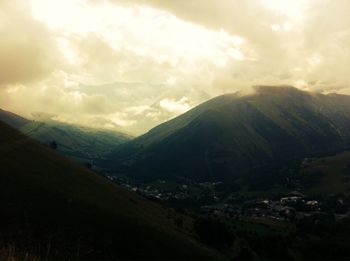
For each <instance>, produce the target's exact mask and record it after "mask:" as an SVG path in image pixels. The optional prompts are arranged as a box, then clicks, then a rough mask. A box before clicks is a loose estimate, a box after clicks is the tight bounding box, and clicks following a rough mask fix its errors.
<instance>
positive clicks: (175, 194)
mask: <svg viewBox="0 0 350 261" xmlns="http://www.w3.org/2000/svg"><path fill="white" fill-rule="evenodd" d="M107 177H108V178H109V179H111V180H112V181H114V182H116V183H118V184H119V185H122V186H123V187H125V188H127V189H128V190H130V191H133V192H136V193H138V194H139V195H142V196H144V197H146V198H149V199H155V200H160V201H178V202H179V201H180V202H181V201H191V202H197V203H198V202H203V204H205V205H202V204H200V206H201V207H200V210H201V212H202V213H205V214H213V215H216V216H225V217H230V218H246V217H252V218H259V217H262V218H270V219H276V220H300V219H302V218H305V217H309V216H311V215H313V214H317V213H322V208H321V207H322V204H323V202H322V201H320V200H319V199H318V200H317V199H314V198H310V197H308V196H306V195H304V194H302V193H300V192H297V191H293V192H291V193H289V194H288V195H285V196H281V197H277V198H242V197H237V196H229V197H228V198H226V199H224V200H222V199H221V200H220V199H219V198H218V196H217V194H216V192H215V191H216V189H215V188H216V187H217V186H218V185H220V182H204V183H193V182H191V183H188V182H187V183H186V184H184V183H185V182H184V183H183V184H181V183H180V184H178V185H177V186H176V188H174V189H162V186H161V185H162V184H166V182H165V181H163V180H158V181H157V182H156V183H155V184H136V183H132V182H130V180H127V179H123V178H121V177H116V176H112V175H108V176H107ZM193 188H195V190H196V192H195V193H194V192H193ZM340 203H342V202H341V200H340ZM334 216H335V219H336V220H339V219H342V218H345V217H350V211H349V212H347V213H341V214H339V213H335V215H334Z"/></svg>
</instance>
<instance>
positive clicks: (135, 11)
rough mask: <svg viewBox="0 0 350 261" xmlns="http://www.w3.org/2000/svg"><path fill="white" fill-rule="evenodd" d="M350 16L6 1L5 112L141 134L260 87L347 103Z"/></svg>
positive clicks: (192, 4)
mask: <svg viewBox="0 0 350 261" xmlns="http://www.w3.org/2000/svg"><path fill="white" fill-rule="evenodd" d="M349 12H350V3H349V1H347V0H337V1H333V0H283V1H280V0H247V1H238V0H237V1H230V0H217V1H212V0H200V1H198V0H176V1H173V0H105V1H97V0H60V1H47V0H29V1H28V2H27V3H24V2H23V1H20V0H14V1H10V0H5V1H1V3H0V86H1V89H0V106H2V107H5V108H7V109H9V110H12V111H14V112H17V113H22V114H24V115H27V116H31V113H32V112H37V111H45V112H46V113H49V114H53V115H55V116H54V118H55V119H59V120H62V121H67V122H74V123H79V124H84V125H89V126H95V127H103V128H118V129H122V130H127V131H128V132H131V133H135V134H140V133H142V132H145V131H147V130H148V129H149V128H151V127H154V126H155V125H157V124H159V123H161V122H164V121H166V120H168V119H170V118H173V117H175V116H177V115H178V114H180V113H183V112H185V111H186V110H188V109H190V108H192V107H194V106H196V105H198V104H199V103H201V102H203V101H205V100H207V99H210V98H212V97H214V96H217V95H220V94H223V93H228V92H235V91H238V90H239V91H243V92H244V91H246V90H249V88H251V86H254V85H286V84H287V85H295V86H297V87H299V88H302V89H308V90H316V91H320V92H330V91H335V92H338V93H350V87H349V84H350V79H349V77H348V63H349V61H350V20H349V18H348V13H349ZM325 17H326V18H327V19H325Z"/></svg>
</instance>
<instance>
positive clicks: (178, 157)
mask: <svg viewBox="0 0 350 261" xmlns="http://www.w3.org/2000/svg"><path fill="white" fill-rule="evenodd" d="M349 146H350V96H345V95H336V94H329V95H323V94H317V93H309V92H304V91H301V90H298V89H296V88H293V87H268V86H265V87H259V88H257V90H256V93H254V94H252V95H247V96H243V97H241V96H239V95H236V94H227V95H223V96H219V97H217V98H214V99H212V100H209V101H207V102H205V103H203V104H201V105H199V106H197V107H196V108H194V109H192V110H190V111H188V112H187V113H185V114H183V115H181V116H179V117H177V118H175V119H173V120H170V121H168V122H166V123H164V124H161V125H159V126H158V127H155V128H154V129H152V130H150V131H149V132H148V133H146V134H144V135H142V136H140V137H138V138H136V139H134V140H132V141H130V142H127V143H125V144H123V145H122V146H120V147H118V148H117V149H116V151H114V152H113V153H112V154H111V155H110V156H109V161H106V162H105V163H106V164H107V165H108V163H109V167H110V168H111V169H113V171H114V172H116V173H123V174H127V175H130V176H132V177H136V178H138V179H141V180H153V179H159V178H161V179H173V178H176V177H185V178H190V179H194V180H226V179H237V178H238V177H240V176H241V174H242V173H245V172H247V171H251V170H259V169H260V168H264V167H265V168H266V166H282V165H284V164H287V165H288V164H290V163H291V162H295V161H296V162H299V161H301V160H302V159H303V158H304V157H309V156H317V155H325V154H330V153H334V152H339V151H342V150H344V149H345V148H348V147H349ZM265 170H266V169H265ZM267 172H269V171H267Z"/></svg>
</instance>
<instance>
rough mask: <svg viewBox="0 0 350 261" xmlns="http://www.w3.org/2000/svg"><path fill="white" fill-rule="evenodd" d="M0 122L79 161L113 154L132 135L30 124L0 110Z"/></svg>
mask: <svg viewBox="0 0 350 261" xmlns="http://www.w3.org/2000/svg"><path fill="white" fill-rule="evenodd" d="M0 120H2V121H4V122H6V123H7V124H9V125H10V126H12V127H14V128H16V129H18V130H20V131H21V132H22V133H24V134H26V135H29V136H30V137H32V138H34V139H36V140H38V141H40V142H42V143H45V144H49V143H50V142H52V141H55V142H56V143H57V151H58V152H60V153H62V154H64V155H65V156H68V157H70V158H73V159H75V160H79V161H81V162H90V161H94V160H96V159H98V158H101V157H103V156H104V155H106V154H108V153H110V152H111V151H113V150H114V149H115V148H116V147H117V146H119V145H120V144H122V143H124V142H126V141H128V140H130V139H131V136H129V135H127V134H124V133H120V132H116V131H108V130H98V129H93V128H88V127H82V126H76V125H70V124H66V123H61V122H57V121H53V120H50V121H45V122H40V121H30V120H27V119H25V118H23V117H20V116H18V115H16V114H13V113H11V112H7V111H4V110H0Z"/></svg>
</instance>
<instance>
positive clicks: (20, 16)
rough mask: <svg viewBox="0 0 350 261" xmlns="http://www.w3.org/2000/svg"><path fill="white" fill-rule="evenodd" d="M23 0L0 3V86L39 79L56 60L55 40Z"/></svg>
mask: <svg viewBox="0 0 350 261" xmlns="http://www.w3.org/2000/svg"><path fill="white" fill-rule="evenodd" d="M28 9H29V8H28V6H27V5H26V4H25V3H23V1H16V0H15V1H1V2H0V86H5V85H7V84H24V83H29V82H33V81H36V80H40V79H42V78H43V77H45V76H47V75H48V74H49V73H50V72H52V71H53V70H54V68H55V67H56V66H57V63H59V58H58V57H59V56H58V55H57V52H56V46H55V42H54V40H53V38H52V36H51V34H50V32H49V31H48V30H47V28H46V27H45V25H44V24H43V23H40V22H37V21H35V20H33V19H32V17H31V16H30V15H29V12H28Z"/></svg>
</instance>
